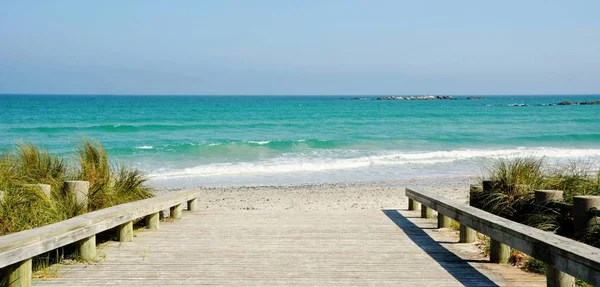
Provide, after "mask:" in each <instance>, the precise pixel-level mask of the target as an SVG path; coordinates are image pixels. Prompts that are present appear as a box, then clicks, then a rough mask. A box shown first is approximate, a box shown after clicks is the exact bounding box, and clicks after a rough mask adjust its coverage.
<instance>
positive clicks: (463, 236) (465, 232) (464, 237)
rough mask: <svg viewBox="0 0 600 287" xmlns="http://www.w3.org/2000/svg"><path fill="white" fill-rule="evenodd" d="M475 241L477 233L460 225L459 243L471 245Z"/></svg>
mask: <svg viewBox="0 0 600 287" xmlns="http://www.w3.org/2000/svg"><path fill="white" fill-rule="evenodd" d="M476 239H477V233H476V232H475V230H473V229H471V228H470V227H468V226H466V225H464V224H462V223H461V224H460V239H459V241H458V242H460V243H472V242H475V240H476Z"/></svg>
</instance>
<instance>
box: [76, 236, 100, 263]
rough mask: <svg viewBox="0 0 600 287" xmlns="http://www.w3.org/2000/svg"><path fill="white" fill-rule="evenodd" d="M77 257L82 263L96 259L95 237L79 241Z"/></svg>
mask: <svg viewBox="0 0 600 287" xmlns="http://www.w3.org/2000/svg"><path fill="white" fill-rule="evenodd" d="M79 257H81V259H82V260H84V261H91V260H94V259H95V258H96V235H92V236H90V237H88V238H85V239H83V240H81V241H79Z"/></svg>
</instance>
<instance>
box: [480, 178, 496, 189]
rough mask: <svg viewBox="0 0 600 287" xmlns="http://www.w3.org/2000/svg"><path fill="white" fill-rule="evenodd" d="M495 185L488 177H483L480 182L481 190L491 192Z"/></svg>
mask: <svg viewBox="0 0 600 287" xmlns="http://www.w3.org/2000/svg"><path fill="white" fill-rule="evenodd" d="M495 187H496V182H495V181H493V180H490V179H485V180H483V181H482V182H481V188H482V190H483V192H492V190H494V188H495Z"/></svg>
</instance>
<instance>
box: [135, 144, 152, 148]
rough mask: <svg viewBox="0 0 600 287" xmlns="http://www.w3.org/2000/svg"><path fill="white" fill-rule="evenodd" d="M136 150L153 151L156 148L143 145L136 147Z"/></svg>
mask: <svg viewBox="0 0 600 287" xmlns="http://www.w3.org/2000/svg"><path fill="white" fill-rule="evenodd" d="M135 148H137V149H153V148H154V147H153V146H151V145H143V146H136V147H135Z"/></svg>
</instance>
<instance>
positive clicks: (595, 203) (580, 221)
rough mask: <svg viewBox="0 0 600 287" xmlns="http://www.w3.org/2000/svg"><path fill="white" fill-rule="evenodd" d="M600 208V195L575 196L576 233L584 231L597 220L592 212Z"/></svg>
mask: <svg viewBox="0 0 600 287" xmlns="http://www.w3.org/2000/svg"><path fill="white" fill-rule="evenodd" d="M594 208H596V209H599V208H600V196H590V195H586V196H575V197H573V226H574V229H575V233H579V232H582V231H584V230H586V229H587V228H588V227H590V226H591V225H592V224H593V223H594V222H595V220H594V219H595V217H594V216H593V215H592V214H590V211H591V210H592V209H594Z"/></svg>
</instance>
